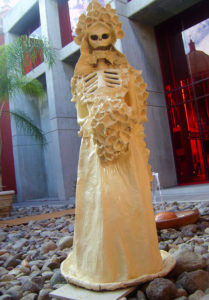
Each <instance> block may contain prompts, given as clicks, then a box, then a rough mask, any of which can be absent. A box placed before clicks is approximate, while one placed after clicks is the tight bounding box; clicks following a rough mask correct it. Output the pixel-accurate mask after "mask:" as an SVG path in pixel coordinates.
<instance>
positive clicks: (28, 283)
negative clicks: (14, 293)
mask: <svg viewBox="0 0 209 300" xmlns="http://www.w3.org/2000/svg"><path fill="white" fill-rule="evenodd" d="M21 283H22V290H23V291H29V292H32V293H33V292H34V293H36V292H39V291H40V290H41V289H42V285H40V284H39V283H37V282H35V280H34V278H31V277H29V276H25V277H22V278H21Z"/></svg>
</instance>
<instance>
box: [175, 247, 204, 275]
mask: <svg viewBox="0 0 209 300" xmlns="http://www.w3.org/2000/svg"><path fill="white" fill-rule="evenodd" d="M172 256H174V257H175V259H176V266H175V268H174V270H173V271H172V273H171V276H174V277H177V276H178V275H180V274H181V273H182V272H185V271H186V272H190V271H195V270H198V269H202V268H204V267H205V266H206V262H205V260H204V259H203V258H202V256H200V255H199V254H197V253H195V252H193V251H190V250H186V249H181V248H180V249H178V250H176V251H175V252H172Z"/></svg>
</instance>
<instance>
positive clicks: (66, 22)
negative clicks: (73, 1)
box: [58, 1, 73, 47]
mask: <svg viewBox="0 0 209 300" xmlns="http://www.w3.org/2000/svg"><path fill="white" fill-rule="evenodd" d="M58 9H59V21H60V31H61V32H60V33H61V40H62V47H64V46H66V45H67V44H69V43H70V42H72V40H73V37H72V32H71V25H70V13H69V6H68V2H67V1H63V2H60V1H58Z"/></svg>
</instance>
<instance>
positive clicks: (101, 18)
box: [74, 0, 124, 45]
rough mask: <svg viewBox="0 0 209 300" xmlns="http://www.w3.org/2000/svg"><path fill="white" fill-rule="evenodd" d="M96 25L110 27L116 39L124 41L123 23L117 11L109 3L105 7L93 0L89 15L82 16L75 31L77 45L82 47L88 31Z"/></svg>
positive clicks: (89, 6) (88, 11)
mask: <svg viewBox="0 0 209 300" xmlns="http://www.w3.org/2000/svg"><path fill="white" fill-rule="evenodd" d="M96 23H104V24H105V25H107V26H108V27H110V28H111V29H112V30H113V31H114V33H115V36H116V38H118V39H122V38H123V37H124V32H123V30H122V23H121V22H120V21H119V18H118V16H117V13H116V10H115V9H112V8H111V5H110V4H109V3H108V4H106V6H105V7H103V6H102V5H101V4H100V3H99V2H98V1H97V0H92V1H91V2H90V3H89V5H88V7H87V14H86V15H85V14H82V15H80V17H79V20H78V24H77V27H76V30H75V32H76V34H77V36H76V37H75V38H74V41H75V43H76V44H78V45H81V43H82V40H83V38H84V37H85V36H86V33H87V30H88V29H89V28H90V27H91V26H92V25H94V24H96Z"/></svg>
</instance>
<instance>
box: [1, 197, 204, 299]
mask: <svg viewBox="0 0 209 300" xmlns="http://www.w3.org/2000/svg"><path fill="white" fill-rule="evenodd" d="M154 206H155V210H156V211H159V210H160V209H161V206H160V205H159V204H155V205H154ZM164 207H165V209H166V210H168V211H177V210H187V209H194V208H198V209H199V211H200V214H201V217H200V219H199V220H198V222H197V223H196V224H190V225H187V226H183V227H181V228H180V229H164V230H159V231H158V237H159V248H160V249H162V250H166V251H168V252H169V253H171V254H172V255H174V256H175V258H176V260H177V264H176V267H175V268H174V270H173V271H172V272H171V273H170V274H169V275H168V276H167V277H166V278H157V279H155V280H153V281H151V282H149V283H146V284H143V285H141V286H139V287H138V288H137V289H136V291H135V292H133V293H132V294H131V295H130V296H128V297H127V298H123V300H124V299H131V300H146V299H147V300H170V299H171V300H172V299H176V300H177V299H178V300H186V299H189V300H199V299H202V300H209V251H208V250H209V202H201V203H194V202H193V203H191V202H189V203H177V202H174V203H164ZM68 208H71V206H69V205H64V206H60V207H57V206H56V207H50V206H38V207H28V208H22V207H21V208H18V207H15V208H13V209H12V214H11V217H9V218H8V217H7V218H4V219H11V218H16V217H23V216H26V215H27V216H28V215H36V214H43V213H50V212H54V211H58V210H63V209H68ZM73 232H74V216H64V217H60V218H57V219H50V220H42V221H30V222H29V223H28V224H27V225H18V226H12V227H4V228H0V300H3V299H4V300H9V299H14V300H18V299H23V300H30V299H34V300H37V299H38V300H47V299H51V297H50V296H49V293H50V292H51V291H52V290H54V289H57V288H59V287H61V286H62V285H63V284H66V281H65V279H64V278H63V277H62V275H61V274H60V264H61V262H62V261H63V260H64V259H65V258H66V257H67V255H68V253H69V252H70V250H71V247H72V243H73ZM107 300H108V299H107Z"/></svg>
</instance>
